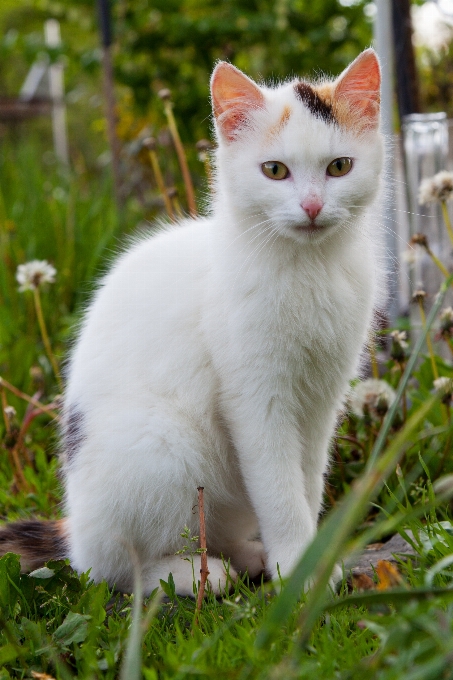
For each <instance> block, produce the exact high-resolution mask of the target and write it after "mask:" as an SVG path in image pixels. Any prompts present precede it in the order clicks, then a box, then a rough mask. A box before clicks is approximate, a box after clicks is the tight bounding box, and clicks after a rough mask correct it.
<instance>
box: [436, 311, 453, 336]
mask: <svg viewBox="0 0 453 680" xmlns="http://www.w3.org/2000/svg"><path fill="white" fill-rule="evenodd" d="M439 321H440V334H441V336H442V337H443V338H449V337H451V336H453V309H452V308H451V307H445V309H443V310H442V311H441V313H440V316H439Z"/></svg>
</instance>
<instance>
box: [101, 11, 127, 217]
mask: <svg viewBox="0 0 453 680" xmlns="http://www.w3.org/2000/svg"><path fill="white" fill-rule="evenodd" d="M98 12H99V25H100V30H101V39H102V69H103V80H104V99H105V117H106V120H107V137H108V140H109V145H110V153H111V154H112V173H113V184H114V191H115V200H116V203H117V205H118V207H119V208H121V207H122V202H123V201H122V194H121V174H120V147H119V142H118V137H117V136H116V115H115V94H114V84H113V65H112V31H111V22H110V8H109V0H98Z"/></svg>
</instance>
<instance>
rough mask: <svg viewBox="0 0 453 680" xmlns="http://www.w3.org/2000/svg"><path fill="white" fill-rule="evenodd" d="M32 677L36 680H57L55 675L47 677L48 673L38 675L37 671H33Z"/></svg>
mask: <svg viewBox="0 0 453 680" xmlns="http://www.w3.org/2000/svg"><path fill="white" fill-rule="evenodd" d="M31 677H32V678H36V680H55V678H54V677H53V675H47V673H38V672H37V671H31Z"/></svg>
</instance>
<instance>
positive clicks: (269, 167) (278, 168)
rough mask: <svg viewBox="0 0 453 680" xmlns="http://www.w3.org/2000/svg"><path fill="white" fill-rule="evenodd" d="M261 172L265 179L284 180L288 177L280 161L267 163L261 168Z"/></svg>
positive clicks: (285, 168)
mask: <svg viewBox="0 0 453 680" xmlns="http://www.w3.org/2000/svg"><path fill="white" fill-rule="evenodd" d="M261 170H262V171H263V172H264V174H265V175H266V177H270V178H271V179H286V178H287V177H288V175H289V170H288V168H287V167H286V165H285V164H284V163H280V161H267V162H266V163H263V165H262V166H261Z"/></svg>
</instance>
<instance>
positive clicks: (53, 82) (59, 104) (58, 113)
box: [44, 19, 69, 165]
mask: <svg viewBox="0 0 453 680" xmlns="http://www.w3.org/2000/svg"><path fill="white" fill-rule="evenodd" d="M44 38H45V41H46V45H48V46H49V47H59V46H60V45H61V36H60V24H59V23H58V21H56V20H55V19H48V20H47V21H46V22H45V23H44ZM63 68H64V67H63V64H62V63H61V62H57V63H55V64H51V65H50V66H49V69H48V78H49V93H50V98H51V100H52V132H53V143H54V149H55V155H56V157H57V158H58V160H59V161H61V162H62V163H64V164H65V165H69V151H68V135H67V130H66V105H65V101H64V80H63Z"/></svg>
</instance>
